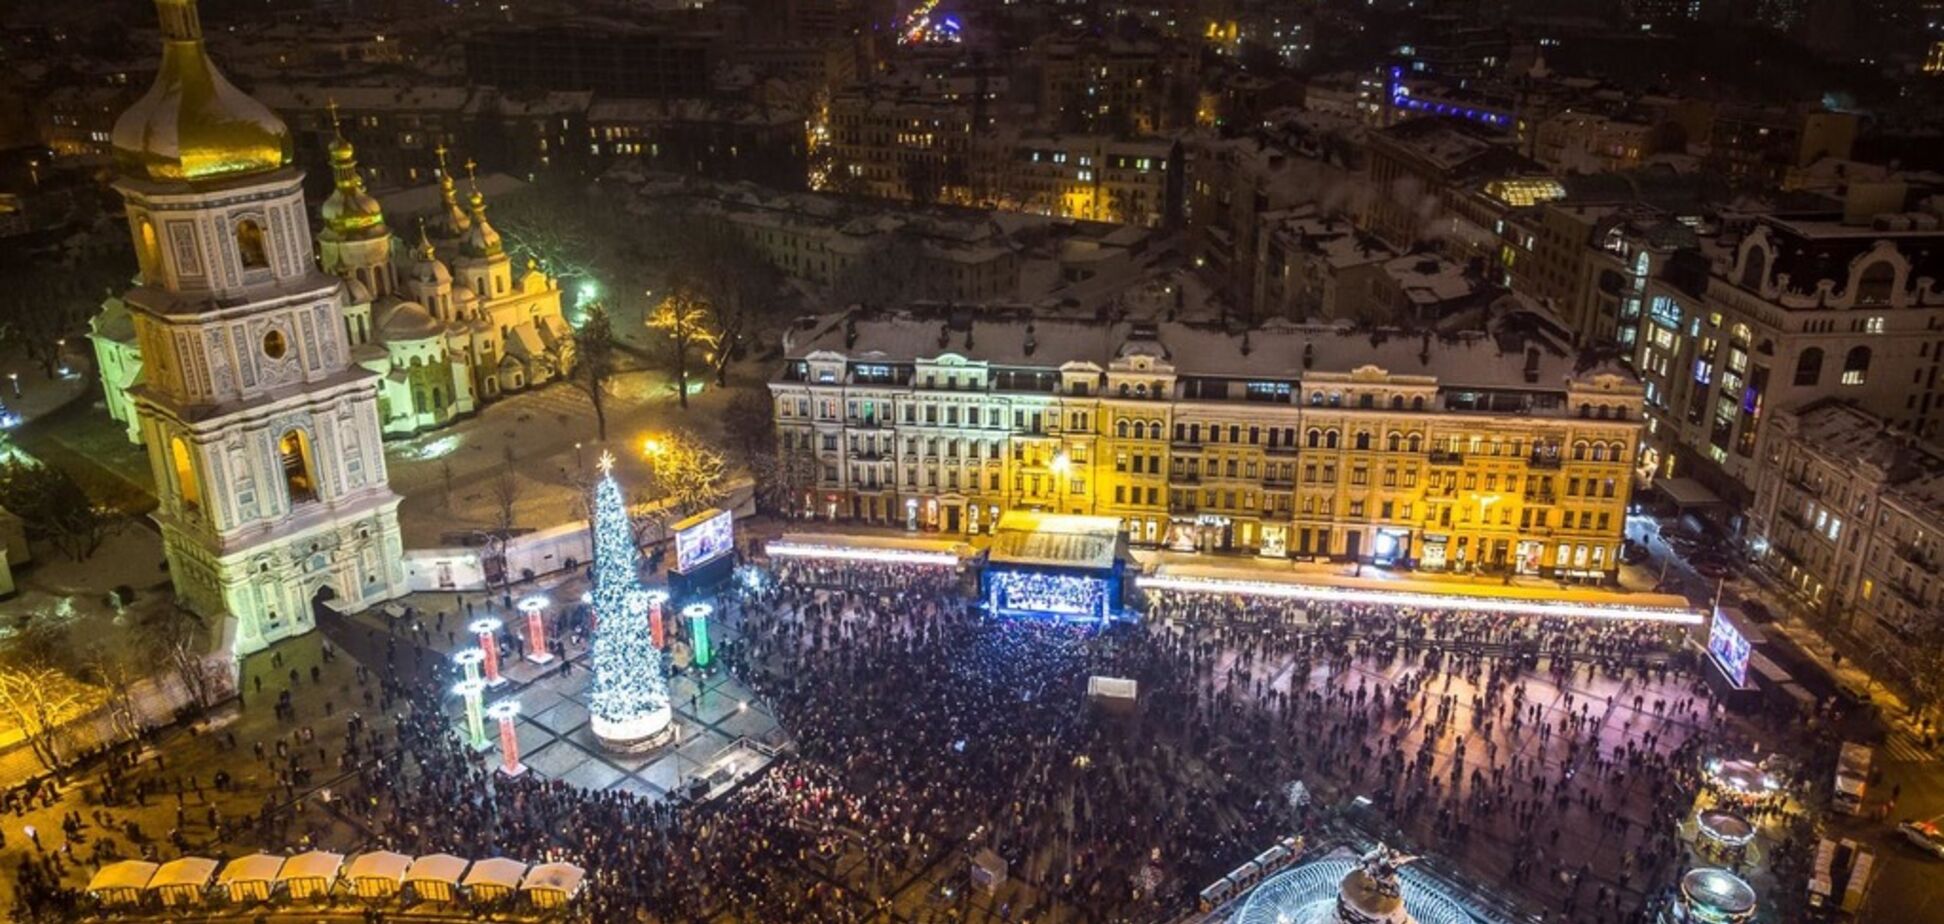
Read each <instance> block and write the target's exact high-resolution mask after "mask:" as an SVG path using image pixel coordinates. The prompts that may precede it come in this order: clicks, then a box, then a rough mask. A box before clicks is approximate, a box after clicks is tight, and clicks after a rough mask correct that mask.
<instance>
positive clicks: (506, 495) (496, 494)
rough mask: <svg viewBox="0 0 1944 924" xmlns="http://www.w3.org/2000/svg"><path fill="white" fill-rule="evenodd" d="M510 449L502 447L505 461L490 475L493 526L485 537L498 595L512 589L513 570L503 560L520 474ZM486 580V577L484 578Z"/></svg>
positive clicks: (504, 559)
mask: <svg viewBox="0 0 1944 924" xmlns="http://www.w3.org/2000/svg"><path fill="white" fill-rule="evenodd" d="M514 458H515V456H514V452H513V447H511V446H508V447H506V452H505V459H504V460H503V461H502V463H501V464H500V469H499V472H498V473H497V474H495V475H494V476H493V484H492V492H493V526H492V529H491V530H489V531H488V532H487V534H486V543H487V547H488V548H489V549H491V550H492V551H491V560H493V561H497V562H499V576H500V581H499V583H500V592H501V593H502V594H510V593H512V589H513V567H512V564H511V563H510V562H509V561H508V560H507V556H506V553H507V549H508V548H509V547H510V546H511V545H512V544H513V525H514V513H515V510H516V508H517V507H518V506H519V503H520V495H521V493H522V492H521V487H520V473H519V470H518V469H516V468H515V467H514V465H513V462H514ZM488 577H489V578H490V575H489V576H488Z"/></svg>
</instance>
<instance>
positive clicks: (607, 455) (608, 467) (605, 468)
mask: <svg viewBox="0 0 1944 924" xmlns="http://www.w3.org/2000/svg"><path fill="white" fill-rule="evenodd" d="M594 464H595V465H598V466H600V468H601V474H603V475H611V474H613V473H614V453H612V452H609V451H608V450H605V449H603V450H601V458H600V459H599V460H597V461H595V463H594Z"/></svg>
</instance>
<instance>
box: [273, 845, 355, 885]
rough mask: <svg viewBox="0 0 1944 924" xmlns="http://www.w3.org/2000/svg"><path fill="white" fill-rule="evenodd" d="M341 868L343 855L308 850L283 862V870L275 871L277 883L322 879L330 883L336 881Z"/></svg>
mask: <svg viewBox="0 0 1944 924" xmlns="http://www.w3.org/2000/svg"><path fill="white" fill-rule="evenodd" d="M343 866H344V854H341V853H331V852H329V851H325V850H310V851H306V852H304V853H300V854H298V855H296V856H294V857H291V858H290V859H288V860H285V861H284V865H283V869H281V870H278V871H277V881H278V882H290V881H291V880H293V879H322V880H324V881H325V882H332V881H334V880H336V879H337V874H338V870H339V869H340V868H341V867H343Z"/></svg>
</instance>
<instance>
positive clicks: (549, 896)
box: [520, 863, 587, 908]
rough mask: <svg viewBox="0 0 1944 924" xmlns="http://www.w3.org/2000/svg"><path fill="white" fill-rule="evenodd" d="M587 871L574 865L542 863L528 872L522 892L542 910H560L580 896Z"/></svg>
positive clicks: (521, 888) (521, 885) (521, 887)
mask: <svg viewBox="0 0 1944 924" xmlns="http://www.w3.org/2000/svg"><path fill="white" fill-rule="evenodd" d="M586 878H587V871H586V870H584V869H581V868H580V867H578V866H575V865H574V864H572V863H542V864H540V865H539V866H536V867H534V868H533V869H531V870H528V871H527V874H526V880H525V881H524V882H522V883H520V891H522V892H525V893H527V896H528V897H529V898H530V899H532V900H533V903H534V904H535V905H537V906H539V907H541V908H558V907H560V906H561V905H565V904H567V903H568V902H570V901H572V900H573V898H574V896H575V895H578V894H580V888H581V882H582V880H585V879H586Z"/></svg>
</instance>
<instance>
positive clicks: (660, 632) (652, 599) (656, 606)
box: [648, 590, 668, 648]
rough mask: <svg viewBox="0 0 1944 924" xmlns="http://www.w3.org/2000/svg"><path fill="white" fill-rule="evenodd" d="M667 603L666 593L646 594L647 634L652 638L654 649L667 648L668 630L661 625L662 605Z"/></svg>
mask: <svg viewBox="0 0 1944 924" xmlns="http://www.w3.org/2000/svg"><path fill="white" fill-rule="evenodd" d="M667 602H668V591H665V590H651V591H649V592H648V634H649V635H650V636H652V637H653V638H654V640H655V647H656V648H667V647H668V629H667V628H666V627H664V626H663V625H662V604H664V603H667Z"/></svg>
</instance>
